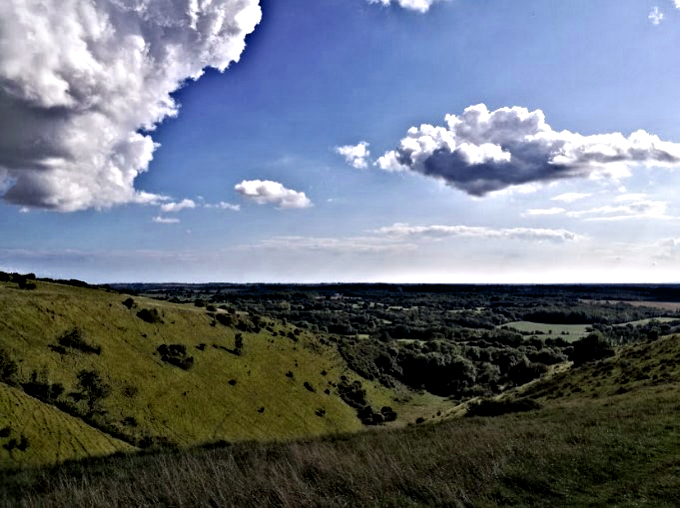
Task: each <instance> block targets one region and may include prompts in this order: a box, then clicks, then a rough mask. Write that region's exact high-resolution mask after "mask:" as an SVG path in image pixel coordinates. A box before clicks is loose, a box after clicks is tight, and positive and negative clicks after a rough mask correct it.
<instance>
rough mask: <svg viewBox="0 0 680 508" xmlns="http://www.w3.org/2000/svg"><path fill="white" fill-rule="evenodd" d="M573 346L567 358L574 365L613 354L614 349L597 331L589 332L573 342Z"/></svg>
mask: <svg viewBox="0 0 680 508" xmlns="http://www.w3.org/2000/svg"><path fill="white" fill-rule="evenodd" d="M573 346H574V349H573V351H571V354H570V357H569V359H570V360H571V361H573V362H574V365H575V366H578V365H583V364H584V363H587V362H592V361H597V360H602V359H603V358H608V357H610V356H614V349H613V348H612V347H611V345H610V344H609V341H607V339H605V338H604V337H602V335H600V334H599V333H591V334H589V335H588V336H587V337H584V338H582V339H579V340H577V341H576V342H574V344H573Z"/></svg>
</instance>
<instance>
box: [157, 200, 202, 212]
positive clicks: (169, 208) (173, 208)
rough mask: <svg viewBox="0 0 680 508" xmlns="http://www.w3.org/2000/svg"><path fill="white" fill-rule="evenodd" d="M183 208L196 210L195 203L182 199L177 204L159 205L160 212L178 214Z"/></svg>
mask: <svg viewBox="0 0 680 508" xmlns="http://www.w3.org/2000/svg"><path fill="white" fill-rule="evenodd" d="M185 208H196V203H195V202H194V201H193V200H191V199H183V200H182V201H180V202H178V203H164V204H162V205H161V211H163V212H166V213H169V212H179V211H181V210H184V209H185Z"/></svg>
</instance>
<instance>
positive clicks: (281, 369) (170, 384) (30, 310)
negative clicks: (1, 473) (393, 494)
mask: <svg viewBox="0 0 680 508" xmlns="http://www.w3.org/2000/svg"><path fill="white" fill-rule="evenodd" d="M126 298H127V296H125V295H120V294H117V293H109V292H106V291H104V290H93V289H83V288H77V287H70V286H63V285H59V284H50V283H42V282H39V283H38V288H37V289H36V290H33V291H23V290H18V289H14V288H12V287H11V285H8V284H0V345H1V346H2V347H3V348H4V349H5V350H7V351H8V352H9V353H10V356H11V357H13V358H14V359H16V360H17V361H19V362H20V363H19V366H20V377H21V378H23V379H27V378H28V376H29V375H30V374H31V372H32V371H33V370H36V371H40V370H43V369H46V370H47V372H48V377H49V379H50V381H51V382H60V383H62V384H63V385H64V386H65V388H66V391H65V393H69V392H71V391H74V390H75V389H76V373H77V372H78V371H79V370H81V369H96V370H97V371H98V372H99V373H100V374H101V375H102V377H103V378H104V381H105V382H106V383H108V384H110V385H111V386H112V393H111V395H110V396H109V397H107V398H106V399H105V400H104V401H103V404H102V408H103V409H104V410H105V412H106V414H105V418H106V420H107V421H108V422H109V423H111V424H112V425H113V426H114V427H115V428H116V430H117V431H118V432H121V433H123V434H124V435H126V436H128V437H129V438H130V441H131V442H135V440H138V439H140V438H141V437H143V436H147V435H148V436H161V437H164V438H167V439H169V440H170V441H171V442H173V443H176V444H178V445H195V444H199V443H204V442H210V441H217V440H226V441H230V442H234V441H243V440H251V439H258V440H280V439H294V438H300V437H310V436H319V435H324V434H337V433H344V432H354V431H358V430H361V429H362V425H361V422H360V421H359V419H358V418H357V417H356V413H355V410H354V409H352V408H350V407H349V406H348V405H347V404H345V403H344V402H343V401H342V400H341V399H340V397H339V396H338V395H337V393H336V391H335V389H334V386H333V385H334V384H336V383H338V382H339V380H340V377H341V376H343V375H344V376H347V377H348V378H349V379H350V380H354V379H358V376H356V374H354V373H353V372H352V371H350V370H349V369H348V368H347V365H346V364H345V362H344V360H343V359H342V358H341V356H340V355H339V353H338V352H337V349H336V347H335V345H334V344H331V343H325V344H324V343H322V341H321V340H320V338H319V337H315V336H313V335H311V334H310V333H308V332H301V333H300V334H299V340H298V341H297V342H295V341H293V340H291V339H290V338H288V337H284V336H281V335H277V336H272V334H270V333H269V332H268V331H266V330H264V329H263V330H262V331H261V332H260V333H258V334H254V333H243V332H242V333H243V338H244V347H243V352H242V354H241V355H240V356H237V355H234V354H232V353H230V352H228V351H227V349H233V347H234V341H235V334H236V333H238V331H237V330H235V329H233V328H229V327H225V326H222V325H221V324H219V323H218V324H216V325H215V326H211V323H212V322H213V319H212V318H211V317H210V316H209V315H208V313H207V312H206V310H205V309H204V308H198V307H195V306H193V305H187V304H184V305H182V304H172V303H168V302H161V301H156V300H151V299H147V298H141V297H136V298H134V300H135V302H136V306H135V307H133V308H132V309H128V308H126V307H125V306H124V305H122V302H123V301H124V300H125V299H126ZM142 308H147V309H154V308H155V309H157V310H158V312H159V314H160V315H161V317H162V320H163V323H155V324H150V323H147V322H145V321H143V320H141V319H139V318H138V317H137V316H136V314H137V312H138V311H139V310H140V309H142ZM267 321H270V322H272V325H273V328H274V330H275V331H277V332H282V333H284V332H285V333H287V332H288V331H292V330H294V327H292V326H289V325H285V326H284V325H282V324H280V323H274V322H273V321H272V320H267ZM73 327H77V328H78V329H79V330H81V332H82V334H83V335H84V336H85V338H86V339H87V341H88V342H89V343H91V344H94V345H97V346H100V347H101V354H99V355H96V354H86V353H82V352H79V351H75V350H74V351H70V352H69V353H68V354H66V355H62V354H59V353H57V352H54V351H52V350H51V349H50V348H49V347H48V346H49V345H51V344H52V345H54V344H57V340H58V337H59V336H61V335H62V334H63V333H64V332H65V331H67V330H69V329H72V328H73ZM161 344H183V345H185V346H186V348H187V351H188V354H189V355H190V356H193V357H194V365H193V366H192V367H191V368H190V369H189V370H186V371H185V370H182V369H180V368H177V367H175V366H172V365H169V364H167V363H164V362H162V361H161V359H160V355H159V354H158V353H157V352H156V349H157V348H158V346H160V345H161ZM200 344H205V347H204V349H203V350H202V351H201V350H199V349H197V348H196V346H198V345H200ZM288 372H292V373H293V377H292V378H291V377H288V376H286V374H287V373H288ZM230 382H235V383H232V384H230ZM305 382H307V383H309V384H310V385H311V386H312V387H313V388H314V391H310V390H308V389H307V388H305V387H304V383H305ZM362 382H363V384H364V386H365V387H366V389H367V391H368V392H369V401H370V403H371V404H372V405H373V406H374V407H378V408H380V407H382V405H388V406H391V407H393V408H394V409H395V410H396V411H397V413H400V414H401V413H403V414H404V417H401V418H399V419H398V421H397V422H396V425H405V424H406V423H409V422H411V421H412V420H413V419H415V418H416V417H417V416H418V412H419V411H421V408H422V411H423V412H430V407H436V406H437V405H438V404H439V405H442V404H445V401H444V400H443V399H440V398H432V397H430V396H426V395H419V394H417V393H414V392H411V391H408V390H405V389H404V388H399V389H397V390H388V389H386V388H384V387H382V386H380V385H378V384H377V383H371V382H368V381H365V380H362ZM131 387H134V389H133V390H130V388H131ZM325 390H329V394H326V393H325ZM130 392H132V393H133V396H129V394H130ZM135 392H136V393H135ZM395 398H398V399H399V402H397V401H395V400H394V399H395ZM36 404H39V403H38V402H37V401H36ZM423 405H426V406H429V407H428V408H424V407H423ZM449 405H450V403H449ZM262 408H264V409H262ZM320 409H322V410H323V411H324V414H323V416H319V415H318V414H317V412H318V410H320ZM7 417H8V419H9V420H11V422H13V425H14V422H17V421H19V420H20V419H21V415H20V414H19V413H18V412H16V411H14V409H13V408H10V412H9V414H8V415H7ZM126 418H134V420H135V421H136V423H137V426H134V427H133V426H129V425H125V424H124V423H123V421H124V420H125V419H126ZM31 432H32V431H31ZM37 432H38V431H37V430H36V432H33V433H34V434H36V433H37ZM44 446H46V447H48V448H49V447H51V446H52V445H51V444H50V442H45V443H44ZM37 448H38V445H37V444H36V449H37ZM50 454H52V455H50ZM44 455H45V456H55V457H56V454H55V453H53V451H51V450H46V451H45V452H44ZM60 457H61V455H60ZM13 465H15V461H13V459H12V458H11V457H7V456H5V455H0V467H2V466H5V467H7V466H13Z"/></svg>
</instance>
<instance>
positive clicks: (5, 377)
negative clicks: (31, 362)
mask: <svg viewBox="0 0 680 508" xmlns="http://www.w3.org/2000/svg"><path fill="white" fill-rule="evenodd" d="M17 371H18V368H17V362H15V361H14V360H12V359H11V358H10V356H9V355H8V354H7V352H6V351H5V350H4V349H0V381H3V382H5V383H7V384H8V385H15V384H16V382H17V380H16V375H17Z"/></svg>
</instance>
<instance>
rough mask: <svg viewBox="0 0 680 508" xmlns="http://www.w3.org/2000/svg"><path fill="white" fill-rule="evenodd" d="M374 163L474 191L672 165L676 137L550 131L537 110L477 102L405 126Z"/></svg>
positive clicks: (676, 161)
mask: <svg viewBox="0 0 680 508" xmlns="http://www.w3.org/2000/svg"><path fill="white" fill-rule="evenodd" d="M376 164H377V165H378V166H379V167H380V168H382V169H384V170H386V171H406V170H410V171H415V172H418V173H422V174H424V175H427V176H431V177H435V178H438V179H442V180H444V181H445V182H446V183H447V184H448V185H451V186H453V187H456V188H458V189H461V190H463V191H465V192H467V193H468V194H471V195H474V196H483V195H485V194H487V193H489V192H492V191H498V190H501V189H504V188H507V187H510V186H514V185H521V184H527V183H532V182H548V181H554V180H559V179H565V178H584V177H597V176H618V177H622V176H627V175H629V174H630V168H631V166H633V165H638V164H643V165H646V166H663V167H678V166H680V144H678V143H672V142H668V141H662V140H660V139H659V137H658V136H655V135H652V134H649V133H647V132H645V131H642V130H639V131H636V132H634V133H633V134H631V135H630V136H628V137H626V136H624V135H623V134H620V133H611V134H599V135H593V136H583V135H581V134H577V133H573V132H570V131H566V130H565V131H560V132H558V131H554V130H553V129H552V128H551V127H550V125H548V123H546V121H545V115H544V114H543V112H542V111H541V110H536V111H529V110H527V109H525V108H521V107H512V108H501V109H497V110H495V111H489V110H488V109H487V107H486V106H485V105H484V104H479V105H476V106H471V107H469V108H467V109H466V110H465V111H464V112H463V114H462V115H460V116H456V115H447V116H446V126H445V127H442V126H433V125H427V124H425V125H421V126H420V127H411V128H410V129H409V130H408V133H407V135H406V137H405V138H404V139H402V140H401V143H400V144H399V147H398V148H397V149H396V150H392V151H389V152H387V153H385V154H384V155H383V156H382V157H380V158H379V159H378V160H377V162H376Z"/></svg>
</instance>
